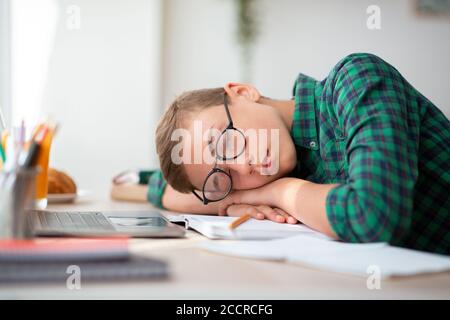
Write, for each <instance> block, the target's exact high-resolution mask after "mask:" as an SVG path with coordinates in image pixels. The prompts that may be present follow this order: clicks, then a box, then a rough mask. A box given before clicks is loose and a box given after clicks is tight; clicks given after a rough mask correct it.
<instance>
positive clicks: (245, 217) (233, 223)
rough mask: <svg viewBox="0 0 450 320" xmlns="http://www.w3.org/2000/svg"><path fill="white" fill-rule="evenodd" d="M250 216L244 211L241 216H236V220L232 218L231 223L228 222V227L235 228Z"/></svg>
mask: <svg viewBox="0 0 450 320" xmlns="http://www.w3.org/2000/svg"><path fill="white" fill-rule="evenodd" d="M251 217H252V216H251V215H249V214H248V213H245V214H243V215H242V216H240V217H239V218H237V219H236V220H234V221H233V222H232V223H230V225H229V228H230V229H235V228H237V227H238V226H240V225H241V224H243V223H244V222H245V221H247V220H248V219H250V218H251Z"/></svg>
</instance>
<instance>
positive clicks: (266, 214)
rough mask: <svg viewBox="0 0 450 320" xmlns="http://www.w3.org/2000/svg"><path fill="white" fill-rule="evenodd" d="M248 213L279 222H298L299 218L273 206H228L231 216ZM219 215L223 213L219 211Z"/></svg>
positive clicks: (260, 218) (227, 210)
mask: <svg viewBox="0 0 450 320" xmlns="http://www.w3.org/2000/svg"><path fill="white" fill-rule="evenodd" d="M245 213H248V214H250V215H251V216H252V218H255V219H259V220H263V219H268V220H271V221H274V222H279V223H290V224H296V223H297V219H295V218H294V217H293V216H291V215H289V214H288V213H286V212H284V211H283V210H281V209H279V208H272V207H269V206H266V205H259V206H255V205H250V204H233V205H230V206H228V207H227V208H226V215H228V216H231V217H238V216H241V215H243V214H245ZM219 215H225V214H221V213H220V212H219Z"/></svg>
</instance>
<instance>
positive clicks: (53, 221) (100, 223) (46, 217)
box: [30, 211, 115, 231]
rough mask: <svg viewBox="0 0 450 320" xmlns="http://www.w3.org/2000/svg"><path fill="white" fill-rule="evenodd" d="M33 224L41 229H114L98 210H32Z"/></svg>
mask: <svg viewBox="0 0 450 320" xmlns="http://www.w3.org/2000/svg"><path fill="white" fill-rule="evenodd" d="M30 216H31V221H32V224H33V225H40V226H41V227H42V229H57V230H81V231H85V230H102V231H114V230H115V229H114V226H113V225H112V224H111V223H110V222H109V221H108V220H107V219H106V218H105V216H104V215H103V214H102V213H100V212H83V213H80V212H60V211H58V212H52V211H34V212H31V213H30Z"/></svg>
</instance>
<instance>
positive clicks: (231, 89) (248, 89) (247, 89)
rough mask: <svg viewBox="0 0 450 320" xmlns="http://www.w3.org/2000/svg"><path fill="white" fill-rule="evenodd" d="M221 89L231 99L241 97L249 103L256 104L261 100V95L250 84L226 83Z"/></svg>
mask: <svg viewBox="0 0 450 320" xmlns="http://www.w3.org/2000/svg"><path fill="white" fill-rule="evenodd" d="M223 88H224V89H225V92H226V93H227V94H228V96H229V97H230V98H231V99H235V98H237V97H239V96H242V97H245V98H247V99H249V100H251V101H254V102H257V101H258V100H259V99H260V98H261V94H260V93H259V91H258V89H256V88H255V87H254V86H252V85H250V84H244V83H237V82H228V83H227V84H225V85H224V87H223Z"/></svg>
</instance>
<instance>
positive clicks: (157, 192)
mask: <svg viewBox="0 0 450 320" xmlns="http://www.w3.org/2000/svg"><path fill="white" fill-rule="evenodd" d="M166 186H167V182H166V180H165V179H164V177H163V175H162V172H161V170H157V171H155V172H154V173H153V174H152V175H151V176H150V179H149V181H148V190H147V200H148V201H149V202H150V203H152V204H153V205H154V206H156V207H158V208H162V209H163V208H164V207H163V205H162V196H163V194H164V190H165V189H166Z"/></svg>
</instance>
